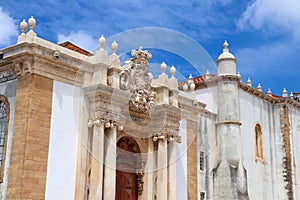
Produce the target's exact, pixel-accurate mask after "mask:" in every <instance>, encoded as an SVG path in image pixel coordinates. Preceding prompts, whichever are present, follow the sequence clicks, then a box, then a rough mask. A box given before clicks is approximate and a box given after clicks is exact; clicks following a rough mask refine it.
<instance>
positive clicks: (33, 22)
mask: <svg viewBox="0 0 300 200" xmlns="http://www.w3.org/2000/svg"><path fill="white" fill-rule="evenodd" d="M28 25H29V27H30V30H31V31H33V29H34V27H35V25H36V20H35V19H34V18H33V16H31V17H30V18H29V19H28Z"/></svg>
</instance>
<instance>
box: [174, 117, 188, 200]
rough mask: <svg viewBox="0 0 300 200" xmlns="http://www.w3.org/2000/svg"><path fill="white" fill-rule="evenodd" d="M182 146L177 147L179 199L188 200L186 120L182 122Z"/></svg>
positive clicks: (180, 133) (180, 131)
mask: <svg viewBox="0 0 300 200" xmlns="http://www.w3.org/2000/svg"><path fill="white" fill-rule="evenodd" d="M179 135H181V136H182V142H181V144H179V145H177V152H176V153H177V155H179V157H178V159H177V199H180V200H187V127H186V120H185V119H183V120H181V121H180V130H179Z"/></svg>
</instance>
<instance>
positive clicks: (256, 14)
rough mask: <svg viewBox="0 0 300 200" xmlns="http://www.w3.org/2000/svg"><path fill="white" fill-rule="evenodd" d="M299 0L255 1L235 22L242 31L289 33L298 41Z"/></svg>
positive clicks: (299, 21) (299, 29) (299, 22)
mask: <svg viewBox="0 0 300 200" xmlns="http://www.w3.org/2000/svg"><path fill="white" fill-rule="evenodd" d="M299 10H300V1H299V0H285V1H282V0H255V1H254V2H252V3H251V4H249V6H248V7H247V9H246V11H245V12H244V13H243V14H242V16H241V18H240V19H239V20H238V22H237V26H238V27H239V28H241V29H243V30H245V29H250V28H256V29H263V30H271V31H272V32H277V33H278V32H282V33H286V32H289V33H291V34H292V35H293V37H294V39H296V40H297V41H300V15H299Z"/></svg>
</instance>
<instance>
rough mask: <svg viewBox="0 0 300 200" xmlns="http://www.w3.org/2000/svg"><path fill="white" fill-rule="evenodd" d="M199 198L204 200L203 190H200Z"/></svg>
mask: <svg viewBox="0 0 300 200" xmlns="http://www.w3.org/2000/svg"><path fill="white" fill-rule="evenodd" d="M200 200H205V192H200Z"/></svg>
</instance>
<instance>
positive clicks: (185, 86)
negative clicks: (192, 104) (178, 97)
mask: <svg viewBox="0 0 300 200" xmlns="http://www.w3.org/2000/svg"><path fill="white" fill-rule="evenodd" d="M182 89H183V91H185V92H187V91H188V89H189V86H188V85H187V84H186V83H185V84H184V85H183V86H182Z"/></svg>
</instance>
